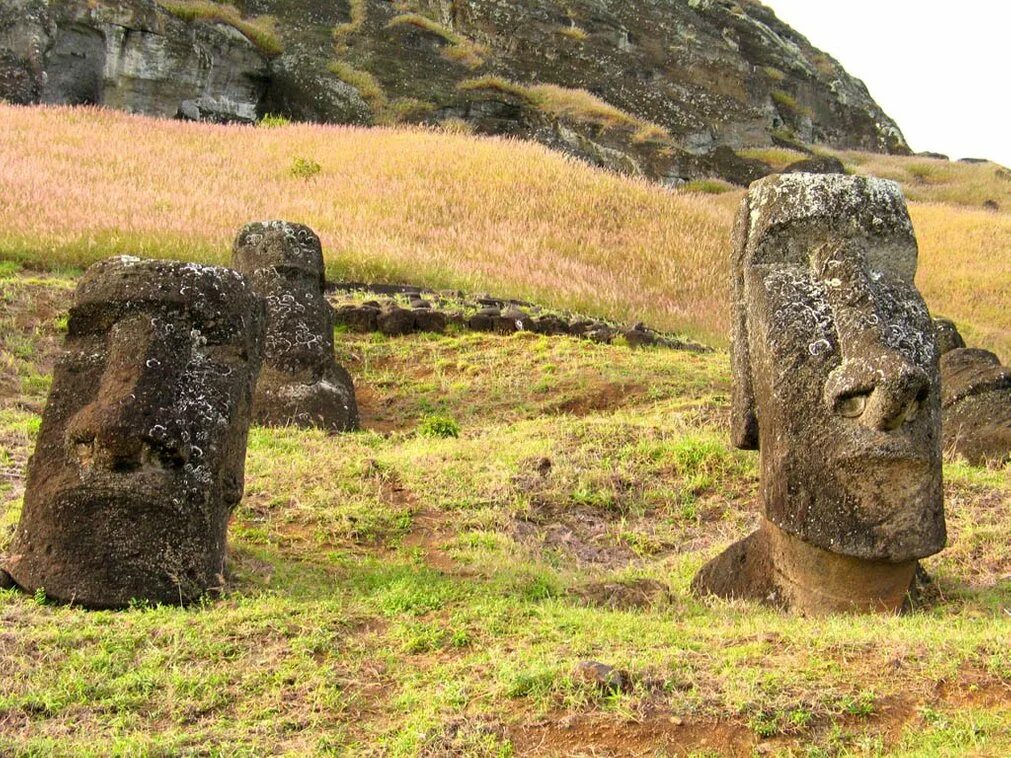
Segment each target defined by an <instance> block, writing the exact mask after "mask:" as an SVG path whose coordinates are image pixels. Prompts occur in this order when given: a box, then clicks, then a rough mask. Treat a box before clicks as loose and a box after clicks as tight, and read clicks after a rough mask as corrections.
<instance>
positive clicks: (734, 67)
mask: <svg viewBox="0 0 1011 758" xmlns="http://www.w3.org/2000/svg"><path fill="white" fill-rule="evenodd" d="M166 5H172V7H176V6H179V5H180V3H178V2H177V3H174V4H170V3H166ZM183 5H185V3H183ZM242 8H243V11H244V13H245V14H246V15H247V16H250V17H252V16H261V15H271V16H274V17H276V19H277V22H278V23H277V28H278V30H279V35H280V40H281V42H282V43H283V48H284V51H283V54H282V55H280V56H278V57H273V58H272V59H271V60H268V57H270V56H266V55H264V54H263V53H261V52H260V51H259V50H258V49H257V47H256V46H254V45H253V44H252V43H251V42H250V41H249V40H247V39H246V37H244V36H243V34H241V33H239V32H238V31H236V30H235V29H233V28H231V26H229V25H227V24H226V23H213V22H207V21H199V20H194V21H183V20H181V19H179V18H176V17H174V16H172V15H171V14H170V13H169V12H168V11H167V10H165V9H164V8H162V7H161V6H160V5H158V4H157V3H156V2H155V0H66V2H64V3H61V4H59V5H56V4H48V3H46V2H45V0H3V6H2V9H0V97H2V98H5V99H8V100H12V101H14V102H19V103H29V102H40V101H41V102H94V103H101V104H104V105H109V106H112V107H117V108H125V109H127V110H132V111H137V112H141V113H150V114H155V115H167V116H173V117H174V116H183V117H187V118H205V119H212V120H221V121H251V120H253V119H254V118H255V117H256V116H257V115H262V114H264V113H265V112H276V113H279V114H281V115H284V116H287V117H289V118H292V119H296V120H306V121H322V122H333V123H351V124H374V123H396V122H408V123H425V124H447V123H452V124H455V125H457V126H459V125H460V124H461V123H462V124H464V125H465V128H468V129H471V130H473V131H476V132H478V133H482V134H499V135H511V136H518V137H523V138H529V139H534V140H537V141H539V142H542V143H544V144H546V145H548V146H550V147H553V148H556V149H558V150H562V151H565V152H567V153H569V154H571V155H574V156H577V157H579V158H581V159H583V160H586V161H589V162H591V163H594V164H597V165H600V166H604V167H607V168H610V169H614V170H616V171H621V172H624V173H628V174H635V175H643V176H647V177H650V178H653V179H656V180H659V181H662V182H665V183H667V184H670V185H678V184H681V183H683V182H684V181H686V180H689V179H692V178H698V177H705V176H716V177H721V178H724V179H727V180H728V181H731V182H734V183H737V184H747V183H749V182H750V181H753V180H755V179H757V178H760V177H761V176H764V175H766V174H768V173H771V168H770V167H769V166H768V165H766V164H764V163H762V162H761V161H755V160H753V159H750V160H749V159H747V158H744V157H741V156H739V155H737V153H736V152H735V151H738V150H740V149H742V148H748V147H768V146H772V145H781V146H788V147H793V148H796V149H799V150H801V151H808V145H811V144H814V143H823V144H827V145H830V146H835V147H838V148H854V149H862V150H871V151H885V152H908V148H907V146H906V143H905V141H904V139H903V137H902V134H901V132H900V131H899V129H898V127H897V126H896V125H895V123H894V122H893V121H892V120H891V119H890V118H888V116H887V115H886V114H885V113H884V112H883V111H882V110H881V108H880V107H878V105H877V104H876V103H875V102H874V101H873V99H872V98H871V97H870V95H869V94H868V92H867V89H866V88H865V87H864V85H863V84H862V83H861V82H860V81H858V80H857V79H855V78H853V77H852V76H850V75H849V74H847V73H846V72H845V71H844V70H843V69H842V67H841V66H840V65H839V64H838V63H837V62H836V61H835V60H834V59H832V58H831V57H830V56H828V55H826V54H825V53H823V52H821V51H819V50H817V49H815V48H814V47H813V46H812V45H811V44H810V43H809V42H808V41H807V40H806V39H805V38H804V37H803V36H802V35H800V34H799V33H797V32H796V31H794V30H793V29H791V28H790V27H788V26H787V25H786V24H784V23H782V22H781V21H780V20H779V19H778V18H777V17H776V15H775V14H774V12H773V11H772V10H771V9H770V8H768V7H766V6H764V5H762V4H761V3H758V2H755V0H739V2H734V1H733V0H641V1H640V2H634V3H633V2H617V0H573V1H572V2H570V3H565V4H559V3H555V2H549V0H412V1H410V2H401V3H391V2H387V1H385V0H362V1H361V2H359V0H354V2H352V1H351V0H336V2H333V3H330V2H323V0H306V1H305V2H300V3H290V2H285V1H282V0H247V2H245V3H243V4H242ZM177 10H178V8H177ZM179 12H180V13H181V14H182V15H191V14H187V13H186V12H185V11H179Z"/></svg>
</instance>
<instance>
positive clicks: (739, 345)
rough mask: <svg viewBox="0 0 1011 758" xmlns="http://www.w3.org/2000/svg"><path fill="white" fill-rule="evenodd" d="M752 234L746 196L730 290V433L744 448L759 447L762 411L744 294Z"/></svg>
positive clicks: (736, 230)
mask: <svg viewBox="0 0 1011 758" xmlns="http://www.w3.org/2000/svg"><path fill="white" fill-rule="evenodd" d="M750 234H751V203H750V202H749V199H748V197H747V196H745V198H744V200H743V201H742V203H741V209H740V211H738V214H737V223H736V224H735V226H734V249H733V252H732V253H731V256H732V257H731V260H730V276H731V286H732V289H731V294H730V309H731V322H730V329H731V335H730V338H731V347H730V368H731V372H732V373H733V379H734V390H733V405H732V407H731V412H730V433H731V436H732V438H733V443H734V445H735V446H736V447H739V448H740V449H742V450H758V415H757V414H756V412H755V391H754V386H753V383H752V374H751V350H750V347H749V345H748V309H747V306H746V303H745V297H744V294H745V293H744V272H745V268H746V266H747V265H748V237H749V236H750Z"/></svg>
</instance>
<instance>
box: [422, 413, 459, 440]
mask: <svg viewBox="0 0 1011 758" xmlns="http://www.w3.org/2000/svg"><path fill="white" fill-rule="evenodd" d="M418 434H420V435H421V436H422V437H442V438H448V437H459V436H460V425H459V424H458V423H456V421H454V420H453V419H451V418H449V417H448V416H436V415H433V416H425V418H423V419H422V420H421V424H419V426H418Z"/></svg>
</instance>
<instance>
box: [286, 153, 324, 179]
mask: <svg viewBox="0 0 1011 758" xmlns="http://www.w3.org/2000/svg"><path fill="white" fill-rule="evenodd" d="M322 170H323V167H322V166H320V165H319V164H318V163H317V162H316V161H314V160H312V159H311V158H296V159H295V160H293V161H292V162H291V168H290V169H288V171H290V172H291V175H292V176H293V177H295V178H296V179H304V180H305V181H308V180H310V179H312V178H313V177H314V176H316V175H317V174H318V173H319V172H320V171H322Z"/></svg>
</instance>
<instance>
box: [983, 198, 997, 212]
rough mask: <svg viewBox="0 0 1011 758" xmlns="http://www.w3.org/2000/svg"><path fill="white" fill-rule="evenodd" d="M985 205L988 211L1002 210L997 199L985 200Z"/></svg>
mask: <svg viewBox="0 0 1011 758" xmlns="http://www.w3.org/2000/svg"><path fill="white" fill-rule="evenodd" d="M983 207H984V208H986V209H987V210H988V211H994V212H996V211H999V210H1000V203H998V202H997V201H996V200H984V201H983Z"/></svg>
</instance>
